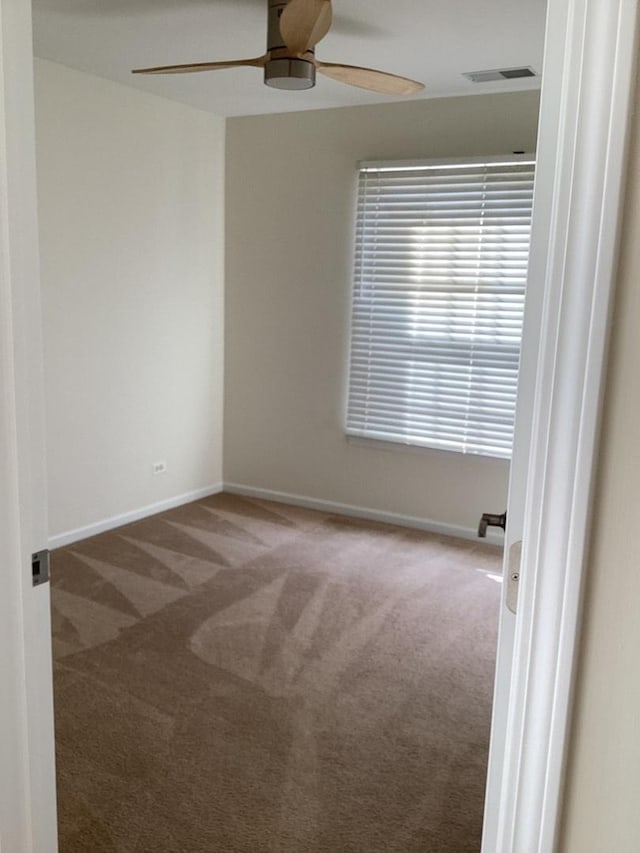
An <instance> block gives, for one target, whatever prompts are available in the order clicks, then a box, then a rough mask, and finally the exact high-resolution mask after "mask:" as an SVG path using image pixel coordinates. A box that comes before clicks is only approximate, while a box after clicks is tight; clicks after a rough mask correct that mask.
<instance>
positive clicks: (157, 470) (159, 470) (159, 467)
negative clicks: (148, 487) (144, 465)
mask: <svg viewBox="0 0 640 853" xmlns="http://www.w3.org/2000/svg"><path fill="white" fill-rule="evenodd" d="M153 473H154V474H166V473H167V463H166V462H165V461H164V460H162V461H160V462H154V463H153Z"/></svg>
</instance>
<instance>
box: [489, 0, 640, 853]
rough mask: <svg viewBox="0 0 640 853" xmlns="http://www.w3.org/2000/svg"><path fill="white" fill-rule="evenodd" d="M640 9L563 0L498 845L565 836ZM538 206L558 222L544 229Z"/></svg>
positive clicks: (507, 852) (498, 748)
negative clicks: (577, 662) (564, 805)
mask: <svg viewBox="0 0 640 853" xmlns="http://www.w3.org/2000/svg"><path fill="white" fill-rule="evenodd" d="M637 18H638V0H549V3H548V10H547V36H546V43H545V77H544V81H543V88H542V102H541V112H540V132H539V145H538V168H537V174H538V177H537V180H538V179H540V191H539V192H538V188H537V189H536V196H535V197H534V223H533V232H532V245H531V253H532V258H531V265H532V268H535V269H536V271H539V272H541V273H542V279H541V280H542V281H543V282H544V283H543V293H542V300H541V302H540V304H539V306H537V309H534V313H535V311H536V310H539V312H540V317H539V319H540V332H539V338H538V353H537V365H536V368H537V369H536V370H535V392H534V395H533V412H532V413H530V414H532V424H533V426H532V440H531V445H530V450H529V454H528V465H527V474H526V476H527V484H526V492H525V502H524V514H523V518H522V519H516V520H515V527H516V528H517V527H518V526H519V525H518V522H519V521H521V523H522V526H521V530H518V529H509V528H508V530H507V537H508V540H510V541H512V542H513V541H516V540H517V539H520V538H522V540H523V552H522V566H521V579H520V584H519V585H520V590H519V604H518V614H517V617H516V620H515V637H514V647H513V658H512V662H511V667H510V670H511V672H510V683H508V685H507V687H506V690H505V693H506V692H507V691H508V695H509V699H508V706H507V708H506V726H505V728H504V732H493V733H492V747H491V750H492V753H498V754H499V755H498V761H499V764H500V767H499V770H498V771H497V772H495V773H493V774H492V772H491V771H490V774H489V785H488V791H487V800H488V802H491V803H495V804H496V806H495V811H494V812H493V813H492V814H491V815H490V816H489V819H488V820H487V821H485V836H484V839H483V851H484V853H525V851H526V853H550V851H553V850H555V849H556V847H557V844H558V832H559V823H560V813H561V804H562V803H561V801H562V788H563V785H564V781H565V779H564V770H565V761H566V753H567V744H568V735H569V727H570V722H571V719H570V715H571V710H572V690H573V680H574V675H575V657H576V651H577V641H578V629H579V624H580V616H581V600H582V588H583V575H584V571H585V562H586V558H587V553H588V545H589V532H590V520H591V519H590V507H591V498H592V489H593V480H594V474H595V466H596V456H597V450H598V447H597V443H598V437H599V422H600V410H601V397H602V390H603V385H604V371H605V367H606V355H607V348H608V347H607V344H608V331H609V320H610V313H611V304H612V301H613V294H614V290H615V281H616V264H617V250H618V235H619V230H620V228H619V226H620V218H621V208H622V203H623V200H624V172H625V164H626V154H627V141H628V140H627V138H628V128H629V123H630V122H629V118H630V114H631V97H632V93H633V91H634V83H635V73H636V62H635V57H636V44H637ZM537 205H539V206H538V207H537ZM538 214H539V215H540V219H541V220H542V221H543V222H545V220H546V223H545V224H548V226H549V227H548V230H547V229H546V228H545V227H542V228H538V229H537V231H536V216H537V215H538ZM526 322H527V320H526V319H525V323H526ZM519 414H520V412H519ZM516 439H517V426H516ZM510 521H511V520H510ZM498 678H500V673H498ZM503 686H504V685H503ZM496 696H498V692H496ZM494 763H495V761H494ZM490 767H491V760H490Z"/></svg>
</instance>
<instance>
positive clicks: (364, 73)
mask: <svg viewBox="0 0 640 853" xmlns="http://www.w3.org/2000/svg"><path fill="white" fill-rule="evenodd" d="M316 68H317V69H318V71H319V72H320V73H321V74H324V75H326V76H327V77H331V78H332V79H333V80H339V81H340V83H348V84H349V86H359V87H360V88H361V89H370V90H371V91H372V92H380V94H381V95H415V93H416V92H419V91H421V89H424V83H418V81H417V80H410V79H409V78H408V77H400V76H399V75H398V74H389V73H388V72H386V71H376V70H375V69H373V68H361V67H360V66H358V65H340V64H338V63H335V62H316Z"/></svg>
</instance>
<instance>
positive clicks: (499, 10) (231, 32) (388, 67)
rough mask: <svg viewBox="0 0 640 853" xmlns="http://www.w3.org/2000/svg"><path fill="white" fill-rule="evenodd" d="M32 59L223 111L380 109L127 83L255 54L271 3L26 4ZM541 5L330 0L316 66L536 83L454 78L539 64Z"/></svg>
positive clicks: (453, 84) (252, 72)
mask: <svg viewBox="0 0 640 853" xmlns="http://www.w3.org/2000/svg"><path fill="white" fill-rule="evenodd" d="M33 4H34V6H33V13H34V42H35V53H36V55H37V56H39V57H42V58H44V59H50V60H52V61H54V62H60V63H62V64H63V65H68V66H70V67H71V68H76V69H79V70H81V71H86V72H88V73H91V74H96V75H98V76H100V77H106V78H108V79H110V80H115V81H118V82H120V83H125V84H127V85H130V86H135V87H137V88H140V89H144V90H146V91H149V92H154V93H155V94H157V95H162V96H164V97H167V98H172V99H174V100H177V101H182V102H183V103H186V104H191V105H192V106H195V107H199V108H201V109H205V110H209V111H210V112H214V113H217V114H219V115H224V116H233V115H252V114H259V113H276V112H287V111H291V110H305V109H321V108H325V107H340V106H350V105H354V104H371V103H385V102H388V101H392V100H397V99H395V98H392V97H389V96H384V95H376V94H374V93H371V92H366V91H364V90H363V89H356V88H353V87H351V86H345V85H343V84H341V83H337V82H335V81H333V80H329V79H327V78H325V77H321V76H319V77H318V83H317V86H316V87H315V88H314V89H310V90H308V91H306V92H282V91H276V90H274V89H270V88H268V87H266V86H264V85H263V83H262V71H261V70H259V69H255V68H236V69H230V70H225V71H215V72H206V73H198V74H179V75H175V76H171V77H168V76H161V77H140V76H132V75H131V73H130V69H131V68H136V67H138V68H139V67H145V66H152V65H168V64H176V63H186V62H203V61H210V60H225V59H240V58H246V57H251V56H259V55H261V54H262V53H264V51H265V47H266V8H267V0H33ZM545 6H546V3H545V0H334V2H333V8H334V23H333V27H332V29H331V31H330V32H329V34H328V35H327V36H326V38H325V39H324V40H323V41H322V42H321V44H320V45H319V46H318V48H317V50H316V54H317V56H318V58H319V59H322V60H325V61H334V62H344V63H348V64H351V65H365V66H370V67H373V68H379V69H381V70H384V71H391V72H394V73H396V74H402V75H404V76H407V77H412V78H414V79H416V80H421V81H422V82H424V83H425V84H426V88H425V90H424V92H423V93H421V94H420V95H417V96H415V97H417V98H429V97H446V96H448V95H462V94H480V93H484V92H496V91H515V90H520V89H532V88H537V87H538V86H539V85H540V78H539V77H538V78H533V79H531V78H530V79H528V80H511V81H501V82H499V83H480V84H477V83H476V84H474V83H470V82H468V81H467V80H466V79H465V78H464V77H462V76H461V75H462V73H463V72H465V71H479V70H484V69H495V68H510V67H519V66H527V65H528V66H531V67H532V68H533V69H534V70H536V71H537V72H538V73H539V72H540V71H541V65H542V46H543V37H544V14H545Z"/></svg>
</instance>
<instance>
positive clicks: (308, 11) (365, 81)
mask: <svg viewBox="0 0 640 853" xmlns="http://www.w3.org/2000/svg"><path fill="white" fill-rule="evenodd" d="M267 3H268V10H269V11H268V28H267V52H266V53H265V54H264V55H263V56H257V57H255V58H253V59H234V60H229V61H227V62H224V61H223V62H195V63H189V64H187V65H161V66H158V67H155V68H136V69H135V70H134V71H133V72H132V73H133V74H185V73H190V72H193V71H216V70H219V69H222V68H237V67H239V66H240V67H243V66H248V67H250V68H263V69H264V82H265V83H266V85H267V86H273V87H274V88H276V89H310V88H311V87H312V86H315V84H316V72H317V71H319V72H320V74H324V75H325V76H326V77H331V78H333V79H334V80H338V81H340V82H341V83H347V84H349V85H350V86H359V87H360V88H361V89H369V90H370V91H372V92H379V93H381V94H384V95H413V94H415V93H416V92H419V91H420V90H421V89H423V88H424V84H423V83H418V82H417V81H416V80H410V79H409V78H408V77H400V76H399V75H397V74H389V73H387V72H386V71H376V70H374V69H373V68H361V67H359V66H357V65H343V64H340V63H336V62H321V61H320V60H319V59H316V55H315V46H316V45H317V44H318V42H319V41H320V40H321V39H323V38H324V37H325V36H326V34H327V33H328V32H329V28H330V27H331V17H332V11H331V0H289V2H287V0H267Z"/></svg>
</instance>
